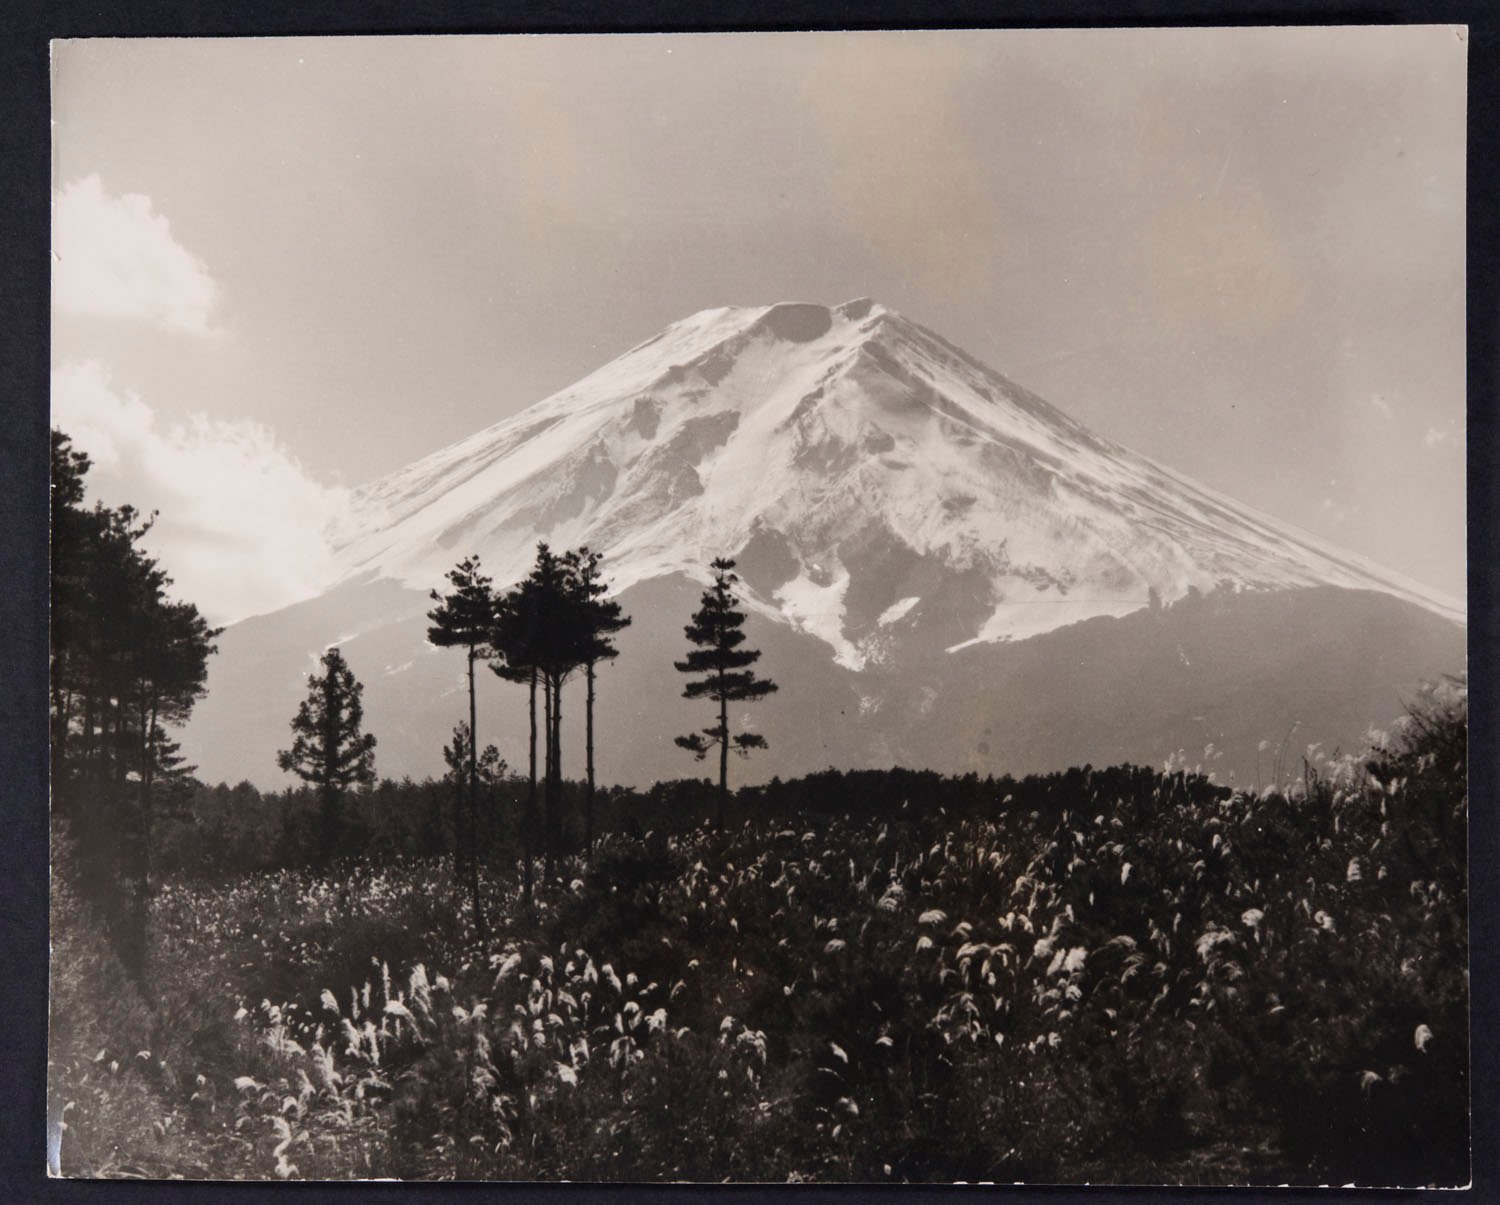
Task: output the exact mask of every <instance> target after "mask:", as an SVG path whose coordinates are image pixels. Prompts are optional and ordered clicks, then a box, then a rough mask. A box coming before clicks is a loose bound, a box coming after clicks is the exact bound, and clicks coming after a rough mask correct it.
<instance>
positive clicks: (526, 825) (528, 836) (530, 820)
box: [521, 666, 536, 907]
mask: <svg viewBox="0 0 1500 1205" xmlns="http://www.w3.org/2000/svg"><path fill="white" fill-rule="evenodd" d="M530 710H531V745H530V761H531V782H530V783H529V785H528V786H527V788H526V815H525V816H524V817H522V820H521V859H522V867H521V876H522V879H523V881H524V884H525V891H526V905H527V907H530V906H531V857H532V848H531V846H532V833H533V830H534V829H535V828H536V667H535V666H532V669H531V708H530Z"/></svg>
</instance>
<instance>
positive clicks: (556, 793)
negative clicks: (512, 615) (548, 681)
mask: <svg viewBox="0 0 1500 1205" xmlns="http://www.w3.org/2000/svg"><path fill="white" fill-rule="evenodd" d="M561 854H562V675H561V674H559V675H558V676H557V680H556V681H555V682H554V683H553V684H552V806H551V807H549V808H548V809H547V878H548V879H551V878H552V876H553V874H554V873H556V869H557V858H558V857H559V856H560V855H561Z"/></svg>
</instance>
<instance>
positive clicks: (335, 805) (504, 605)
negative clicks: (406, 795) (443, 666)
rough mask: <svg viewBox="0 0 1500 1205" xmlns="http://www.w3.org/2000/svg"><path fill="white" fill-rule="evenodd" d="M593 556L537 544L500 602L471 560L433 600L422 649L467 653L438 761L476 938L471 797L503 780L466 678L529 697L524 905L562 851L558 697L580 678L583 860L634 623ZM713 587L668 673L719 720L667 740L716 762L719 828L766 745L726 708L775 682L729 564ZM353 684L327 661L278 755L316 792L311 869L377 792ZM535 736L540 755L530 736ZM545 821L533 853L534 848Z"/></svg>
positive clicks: (474, 801)
mask: <svg viewBox="0 0 1500 1205" xmlns="http://www.w3.org/2000/svg"><path fill="white" fill-rule="evenodd" d="M602 564H603V557H602V556H601V555H600V554H599V553H598V552H595V551H592V550H591V549H589V548H588V547H582V548H578V549H571V550H567V551H564V552H562V553H558V552H555V551H554V550H553V549H552V548H551V547H550V546H549V545H548V544H547V543H546V542H545V541H543V542H541V543H539V544H538V545H537V549H536V557H535V560H534V562H533V564H532V567H531V571H530V572H529V573H528V575H527V576H526V577H525V578H523V579H522V580H521V581H520V582H518V583H517V584H516V585H514V586H513V587H511V588H510V589H509V590H497V589H496V588H495V586H494V583H493V580H492V579H491V578H490V577H488V576H487V575H486V574H485V573H484V571H483V568H482V566H481V564H480V559H479V557H477V556H468V557H465V558H464V559H463V560H462V561H460V562H459V563H458V564H457V565H456V566H455V567H454V568H453V569H451V570H449V571H448V574H447V588H446V590H433V591H432V592H431V600H432V601H433V602H434V603H435V604H436V606H435V607H434V608H433V609H432V610H431V611H429V612H428V615H427V618H428V620H429V627H428V630H427V638H428V640H429V641H430V642H431V643H432V644H434V645H437V646H439V647H444V648H455V649H459V650H461V651H462V652H463V654H464V660H465V678H466V684H467V688H468V690H467V695H468V719H467V721H466V722H460V723H459V724H458V725H457V726H456V727H455V728H454V730H453V740H452V743H451V744H449V745H447V746H445V747H444V750H443V754H444V758H445V760H446V762H447V764H448V766H449V771H450V777H451V778H452V780H453V781H454V784H455V787H456V788H457V789H455V790H454V791H453V794H452V808H453V815H452V832H453V871H454V875H455V878H457V879H460V880H461V881H462V882H463V884H464V886H465V888H466V889H467V891H468V893H469V896H470V903H471V905H472V907H473V911H474V916H475V923H476V928H477V930H478V932H479V934H480V936H481V937H483V934H484V910H483V904H482V900H481V893H480V884H479V858H478V855H477V849H478V846H479V840H478V833H479V825H480V806H479V805H480V798H481V788H482V787H484V788H486V794H487V795H488V797H489V798H492V799H493V798H494V791H493V789H492V788H493V784H494V783H495V782H496V781H498V779H499V778H500V777H501V776H502V775H503V774H504V772H505V770H506V769H507V768H508V767H507V763H505V762H504V761H503V760H502V759H501V758H500V755H499V751H498V750H497V749H496V748H495V746H493V745H489V746H486V747H485V748H484V749H483V750H482V751H481V750H480V748H479V739H478V736H477V733H478V706H477V697H476V696H477V692H476V669H477V667H479V666H481V665H487V666H488V667H489V669H490V670H491V671H492V672H493V673H494V674H495V675H497V676H498V677H499V678H501V679H502V680H504V681H506V682H511V683H515V684H519V685H523V686H525V687H526V691H527V710H528V718H529V739H528V745H527V779H526V782H527V789H526V795H525V801H524V805H523V808H522V818H521V826H520V827H521V832H522V835H523V842H524V848H523V851H522V858H521V863H522V893H523V896H524V898H525V899H526V901H527V903H528V904H529V903H530V902H531V900H532V898H533V893H534V890H535V881H534V873H535V872H534V864H535V862H536V860H537V857H538V854H539V855H540V859H541V861H542V864H543V866H542V873H543V877H544V879H545V880H546V881H548V882H550V881H551V880H552V878H553V877H554V874H555V870H556V862H557V857H558V854H559V851H560V848H561V817H562V798H563V775H562V717H563V701H564V691H563V688H564V686H565V685H566V684H567V683H568V682H569V681H572V680H576V679H577V678H578V677H579V676H581V677H582V680H583V682H584V685H585V693H584V704H583V705H584V745H585V749H584V756H585V776H584V787H583V799H582V812H583V830H584V850H585V853H586V854H592V851H593V844H594V814H595V799H596V793H597V788H596V783H595V752H596V750H595V741H594V712H595V707H596V704H597V699H598V694H597V672H598V667H599V665H600V664H601V663H602V662H605V661H609V660H612V659H614V658H615V657H617V656H619V648H618V646H617V645H616V644H615V637H616V636H617V635H618V633H620V632H621V631H623V630H624V629H625V628H626V627H628V626H629V625H630V622H631V621H630V617H629V616H628V615H626V614H624V612H623V610H622V609H621V606H620V604H619V603H618V602H617V601H615V600H613V599H611V598H610V597H609V588H608V584H607V583H606V582H605V580H604V577H603V572H602ZM711 570H712V579H713V580H712V584H711V585H710V587H709V589H708V590H707V591H705V592H704V594H703V596H702V599H701V602H700V606H699V609H698V611H697V612H696V613H695V614H694V615H693V617H692V620H691V622H690V623H689V624H688V625H687V626H686V627H685V629H684V631H685V633H686V635H687V638H688V640H689V642H690V645H691V647H690V650H689V652H688V653H687V655H686V657H685V658H684V659H683V660H681V661H675V662H674V663H673V664H674V667H675V668H676V669H677V670H678V671H679V672H681V673H683V674H685V675H688V676H689V677H690V679H691V680H690V681H689V682H688V683H687V684H686V686H685V688H684V690H683V695H684V697H686V698H689V699H706V700H708V701H710V702H712V703H713V704H715V706H716V709H717V714H716V719H715V722H714V723H712V724H710V725H708V726H706V727H704V728H702V729H700V730H699V731H696V732H693V733H690V734H688V735H685V736H679V737H678V738H676V743H677V744H678V745H679V746H680V747H682V748H683V749H686V750H687V751H689V752H691V753H692V754H693V755H694V756H695V757H696V758H697V759H698V760H700V761H701V760H703V759H704V758H705V757H706V756H707V755H708V753H709V752H710V751H711V750H713V749H715V748H717V749H718V751H719V784H718V809H717V815H718V821H719V824H720V825H721V826H722V825H723V822H724V804H725V801H726V799H727V797H728V791H729V787H728V757H729V753H730V751H731V750H733V751H734V752H736V753H738V754H740V755H741V756H743V755H746V754H748V753H749V752H750V751H751V750H753V749H764V748H765V747H766V741H765V738H764V737H762V736H759V735H757V734H754V733H740V734H735V733H732V732H731V731H730V724H729V704H730V703H732V702H742V701H750V700H756V699H761V698H764V697H765V696H766V695H767V694H770V693H771V692H772V691H775V690H776V689H777V686H776V683H774V682H772V681H770V680H769V679H766V678H762V677H760V676H758V675H757V674H756V673H755V672H754V670H752V669H751V668H750V667H751V666H752V665H754V663H755V662H756V661H758V660H759V658H760V653H759V651H758V650H755V649H751V648H748V647H746V646H745V633H744V631H743V626H744V622H745V615H744V613H743V612H742V611H739V610H737V609H736V606H735V602H736V599H735V594H734V587H735V585H736V584H737V582H738V580H739V579H738V577H737V576H736V575H735V573H734V562H733V561H732V560H728V559H725V558H720V559H717V560H715V561H714V562H713V563H712V566H711ZM362 692H363V687H362V685H361V684H360V683H359V682H358V680H357V679H356V678H355V677H354V675H353V673H352V672H351V671H350V670H349V667H348V666H347V664H346V663H345V661H344V659H343V655H342V653H341V652H340V650H339V649H337V648H331V649H329V650H328V651H327V652H326V653H325V654H324V657H323V665H322V670H321V672H320V673H316V674H313V675H312V676H310V677H309V679H308V696H307V698H306V699H305V700H304V701H303V703H302V705H301V707H300V708H299V710H298V712H297V714H296V716H295V717H294V718H293V720H292V731H293V735H294V740H293V744H292V747H291V748H290V749H286V750H283V751H281V752H280V753H279V754H278V755H277V761H278V765H280V766H281V768H282V769H283V770H288V771H290V772H292V773H294V774H296V775H297V776H298V777H299V778H301V779H302V780H303V781H304V782H306V783H308V784H310V785H311V786H312V787H314V788H315V790H316V792H317V797H318V817H319V819H318V851H319V860H320V862H322V863H323V864H325V865H326V863H327V861H328V860H329V859H330V858H331V857H332V854H333V851H334V849H335V847H336V845H337V842H338V836H339V833H340V830H341V827H342V824H343V820H342V800H343V797H344V794H345V792H346V791H347V790H348V789H349V788H350V787H352V786H355V785H357V784H367V783H370V782H373V781H374V776H375V770H374V758H373V751H374V747H375V738H374V736H373V735H371V734H368V733H364V732H362V731H361V719H362V714H363V709H362V704H361V695H362ZM539 733H540V738H541V740H540V746H541V747H540V749H539V748H538V735H539ZM539 805H540V811H541V826H540V828H541V849H540V851H538V850H536V849H534V848H533V835H534V833H535V831H536V828H537V811H538V806H539Z"/></svg>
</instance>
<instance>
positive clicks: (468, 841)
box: [464, 645, 479, 863]
mask: <svg viewBox="0 0 1500 1205" xmlns="http://www.w3.org/2000/svg"><path fill="white" fill-rule="evenodd" d="M475 722H476V715H475V711H474V646H473V645H470V646H469V799H468V806H469V824H468V828H467V830H466V832H465V834H464V837H465V842H464V844H465V846H466V847H467V848H466V849H465V850H464V860H465V861H466V862H470V863H472V862H473V861H474V860H475V858H476V857H477V855H478V851H477V850H476V848H475V836H476V835H477V834H478V831H479V823H478V815H479V812H478V806H479V801H478V798H477V792H476V791H475V783H476V781H477V777H478V762H477V758H478V750H479V733H478V731H477V730H476V728H475Z"/></svg>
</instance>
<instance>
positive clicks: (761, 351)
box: [339, 300, 1461, 669]
mask: <svg viewBox="0 0 1500 1205" xmlns="http://www.w3.org/2000/svg"><path fill="white" fill-rule="evenodd" d="M356 498H357V504H356V510H355V515H354V523H353V528H352V529H351V532H350V534H349V536H348V538H347V539H346V541H345V542H343V543H342V545H341V547H340V550H339V566H340V576H341V578H343V579H349V578H352V577H355V576H358V575H361V574H366V573H368V572H369V571H370V570H374V571H376V573H377V574H378V575H379V576H381V577H391V578H395V579H396V580H398V581H401V582H404V583H407V584H410V585H413V586H417V587H425V586H428V585H430V584H432V583H434V582H437V581H440V580H441V578H442V574H443V572H444V571H445V570H446V568H447V567H448V566H449V565H451V563H452V562H453V561H454V559H455V558H456V557H457V556H461V555H465V554H468V553H471V552H477V553H478V554H479V555H480V556H481V558H482V559H483V562H484V564H485V566H486V569H487V570H488V571H489V572H490V573H491V574H492V575H493V576H494V577H495V579H496V580H497V581H498V582H502V583H504V582H509V581H512V580H515V579H517V578H519V577H520V576H522V575H523V574H524V573H525V571H526V569H527V567H528V565H529V563H530V561H531V558H532V554H533V552H534V549H535V545H536V541H537V540H538V539H539V538H545V539H547V540H549V541H551V542H552V543H553V544H555V545H559V546H565V547H573V546H577V545H580V544H587V545H588V546H589V547H591V548H594V549H596V550H599V551H602V552H604V553H605V555H606V565H607V567H608V572H609V575H610V577H611V578H612V580H613V581H614V583H615V585H616V587H617V588H619V589H624V588H627V587H629V586H632V585H634V584H636V583H638V582H643V581H647V580H650V579H652V578H655V577H660V576H664V575H666V574H670V573H674V572H682V573H686V574H688V575H690V576H696V577H700V578H701V577H702V575H703V573H704V566H705V565H706V564H707V562H708V561H710V560H712V559H713V558H714V557H715V556H720V555H725V554H731V555H734V556H736V557H738V558H739V560H740V562H741V566H742V570H741V571H742V575H743V576H744V578H745V579H746V582H747V584H748V587H749V592H750V594H751V596H752V597H751V603H752V605H755V606H757V607H758V609H759V610H760V611H761V612H762V613H763V614H765V615H766V616H768V617H776V618H780V619H782V620H784V621H786V622H788V623H790V624H791V625H792V626H794V627H795V628H797V629H798V630H800V631H804V632H807V633H809V634H811V635H814V636H816V637H817V638H818V639H820V640H821V641H823V642H824V643H826V644H827V645H829V646H830V647H831V649H832V650H833V651H834V653H835V655H836V657H837V660H838V661H839V663H840V664H842V665H844V666H846V667H848V668H850V669H860V668H863V667H864V666H865V665H866V664H867V663H868V662H869V661H870V660H871V659H872V658H875V659H879V658H880V657H881V656H882V655H883V652H884V651H885V650H886V649H887V648H888V646H889V644H890V640H889V636H890V631H889V629H890V628H891V627H892V626H893V625H897V624H902V623H904V624H906V625H908V626H911V625H918V626H921V625H922V624H923V623H924V622H925V624H926V626H928V627H929V628H940V629H941V631H942V634H943V636H942V638H943V639H945V640H947V641H948V644H947V645H946V646H945V647H950V648H955V647H962V646H963V645H964V644H966V643H969V642H972V641H995V640H1015V639H1023V638H1026V637H1029V636H1034V635H1038V634H1040V633H1042V632H1047V631H1051V630H1053V629H1056V628H1058V627H1061V626H1063V625H1065V624H1069V623H1074V622H1077V621H1078V620H1081V619H1088V618H1091V617H1093V616H1097V615H1123V614H1126V613H1129V612H1131V611H1134V610H1138V609H1140V608H1142V607H1144V606H1146V605H1147V603H1148V600H1149V598H1150V596H1151V594H1152V592H1155V594H1156V595H1157V596H1158V597H1159V599H1160V600H1162V601H1166V602H1170V601H1171V600H1173V599H1175V598H1179V597H1181V596H1182V595H1184V594H1185V593H1186V592H1187V590H1188V589H1189V588H1190V587H1197V588H1199V589H1202V590H1208V589H1212V588H1213V587H1215V586H1216V585H1219V584H1221V583H1229V584H1230V585H1232V586H1235V587H1249V588H1286V587H1293V586H1313V585H1337V586H1345V587H1353V588H1363V589H1376V590H1382V591H1386V592H1388V593H1391V594H1394V595H1396V596H1397V597H1400V598H1405V599H1408V600H1410V601H1413V602H1416V603H1418V604H1419V605H1422V606H1425V607H1429V608H1431V609H1434V610H1436V611H1438V612H1439V613H1442V614H1448V615H1451V616H1455V617H1456V616H1458V615H1459V614H1460V613H1461V611H1460V605H1459V604H1458V603H1457V602H1455V601H1453V600H1450V599H1444V598H1442V597H1440V596H1438V595H1436V594H1434V593H1432V592H1430V591H1427V590H1426V589H1424V588H1423V587H1421V586H1419V585H1418V584H1416V583H1414V582H1411V581H1408V580H1405V579H1403V578H1401V577H1399V576H1398V575H1396V574H1393V573H1390V572H1388V571H1386V570H1383V569H1381V568H1380V567H1378V566H1376V565H1373V564H1371V563H1369V562H1367V561H1365V560H1362V559H1361V558H1359V557H1356V556H1354V555H1352V554H1349V553H1345V552H1341V551H1339V550H1337V549H1335V548H1333V547H1331V546H1329V545H1327V544H1324V543H1322V542H1320V541H1318V540H1316V539H1315V538H1314V537H1312V536H1310V535H1308V534H1306V533H1303V532H1299V531H1297V530H1295V529H1293V528H1291V527H1289V526H1288V525H1286V524H1284V523H1280V522H1278V521H1276V520H1274V519H1272V518H1270V517H1269V516H1267V515H1264V514H1260V513H1257V512H1255V511H1253V510H1251V509H1250V508H1248V507H1245V506H1242V505H1239V504H1237V503H1235V502H1233V501H1231V500H1230V499H1228V498H1225V497H1224V496H1222V495H1220V494H1217V493H1215V492H1214V491H1212V490H1210V489H1208V488H1206V487H1204V486H1202V485H1198V484H1197V483H1195V482H1193V481H1191V480H1189V479H1188V478H1186V477H1183V476H1180V475H1178V474H1176V473H1173V472H1171V471H1170V470H1168V469H1165V468H1162V467H1161V466H1159V465H1156V464H1154V463H1152V462H1150V461H1148V460H1146V459H1145V458H1144V457H1141V456H1138V455H1135V454H1134V453H1132V452H1130V451H1128V450H1126V449H1125V448H1122V447H1120V446H1119V445H1117V444H1113V443H1110V442H1109V441H1107V440H1103V439H1100V438H1098V437H1097V436H1095V435H1093V434H1091V433H1090V432H1088V431H1087V430H1085V429H1084V428H1083V427H1081V426H1079V425H1078V424H1077V423H1075V422H1073V421H1072V420H1071V419H1069V418H1068V417H1067V416H1066V415H1064V414H1063V413H1061V412H1060V411H1058V410H1057V409H1055V408H1054V407H1052V406H1050V405H1048V404H1047V403H1046V402H1044V401H1043V400H1042V399H1040V398H1038V397H1036V396H1035V395H1033V394H1031V393H1028V392H1027V391H1026V390H1025V389H1022V388H1021V387H1019V386H1017V385H1015V384H1013V383H1012V382H1010V381H1009V380H1007V379H1006V378H1005V377H1003V376H1001V375H1000V374H999V373H997V372H995V371H994V370H992V369H990V368H988V367H986V366H985V365H983V364H980V363H979V362H978V361H976V360H974V359H972V358H971V357H969V356H967V355H965V354H964V353H963V352H962V351H960V350H959V349H958V348H956V347H954V346H952V345H951V344H949V343H947V342H945V341H944V340H943V339H941V338H939V337H938V336H937V335H935V334H933V333H931V332H930V331H927V330H925V329H924V328H922V327H920V326H918V325H917V324H915V323H913V322H910V321H908V320H907V319H905V318H903V317H901V316H900V315H899V314H896V313H894V312H893V311H891V310H888V309H886V308H885V307H883V306H881V305H879V304H877V303H875V302H872V301H868V300H861V301H853V302H848V303H846V304H844V305H841V306H838V307H836V308H833V309H829V308H825V307H823V306H817V305H795V304H783V305H774V306H769V307H759V308H725V309H714V310H705V311H703V312H701V313H698V314H694V315H693V316H691V317H689V318H686V319H684V320H683V321H681V322H678V323H675V324H674V325H672V326H670V327H668V328H667V329H666V330H665V331H663V332H662V333H661V334H659V335H657V336H656V337H655V338H653V339H650V340H648V341H647V342H645V343H642V344H640V345H639V346H637V347H635V348H633V349H631V350H630V351H628V352H626V353H625V354H624V355H622V356H620V357H619V358H617V359H616V360H613V361H612V362H610V363H609V364H607V365H605V366H604V367H603V368H601V369H599V370H598V371H597V372H595V373H593V374H591V375H590V376H588V377H585V378H584V379H583V380H581V381H579V382H578V383H577V384H575V385H573V386H571V387H569V388H567V389H564V390H562V391H561V392H560V393H557V394H554V395H553V396H552V397H549V398H547V399H546V400H544V401H542V402H539V403H537V404H536V405H534V406H531V407H530V408H528V409H526V410H524V411H522V412H521V413H519V414H516V415H514V416H513V417H511V418H508V419H506V420H505V421H503V422H500V423H497V424H496V425H494V426H492V427H490V428H488V429H486V430H484V431H481V432H479V433H478V434H476V435H474V436H472V437H470V438H468V439H465V440H463V441H461V442H459V443H456V444H453V445H452V446H450V447H448V448H444V449H443V450H441V451H439V452H435V453H433V454H432V455H430V456H427V457H424V458H423V459H421V460H419V461H417V462H416V463H414V464H412V465H410V466H408V467H407V468H404V469H401V470H399V471H397V472H395V473H392V474H391V475H389V476H387V477H384V478H382V479H380V480H379V481H376V482H375V483H373V484H372V485H370V486H367V487H365V488H364V489H362V490H361V491H359V492H358V494H357V496H356ZM955 592H956V594H957V596H958V597H959V598H961V600H962V603H961V605H960V606H959V607H958V608H957V610H956V611H955V598H954V596H955ZM934 621H936V622H934Z"/></svg>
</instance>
